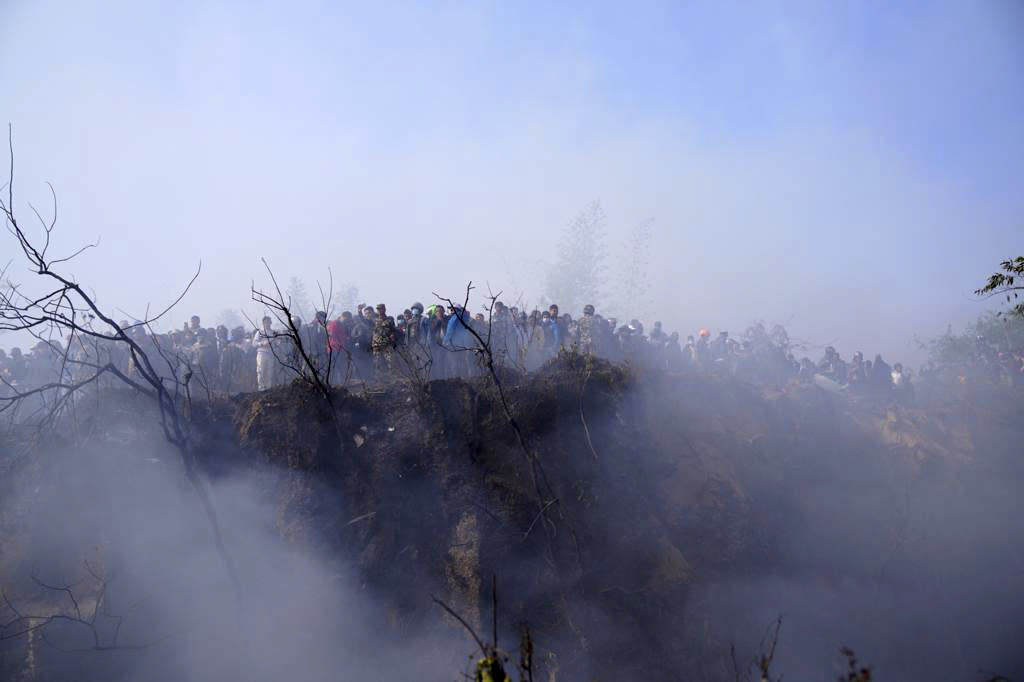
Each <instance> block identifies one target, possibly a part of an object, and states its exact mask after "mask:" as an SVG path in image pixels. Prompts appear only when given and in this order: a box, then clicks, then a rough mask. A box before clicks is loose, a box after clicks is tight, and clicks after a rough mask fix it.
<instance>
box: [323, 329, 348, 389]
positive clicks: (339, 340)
mask: <svg viewBox="0 0 1024 682" xmlns="http://www.w3.org/2000/svg"><path fill="white" fill-rule="evenodd" d="M327 353H328V355H327V357H328V362H330V367H331V372H330V381H331V383H341V381H342V380H344V378H345V377H347V376H348V365H349V348H348V331H347V330H346V329H345V325H344V323H343V322H342V319H341V318H340V317H339V318H338V319H336V320H331V321H330V322H328V323H327Z"/></svg>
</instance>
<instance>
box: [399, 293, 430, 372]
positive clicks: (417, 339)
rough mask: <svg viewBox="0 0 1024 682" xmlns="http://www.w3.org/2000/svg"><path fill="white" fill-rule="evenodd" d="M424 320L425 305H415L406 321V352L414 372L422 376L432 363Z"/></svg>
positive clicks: (410, 309)
mask: <svg viewBox="0 0 1024 682" xmlns="http://www.w3.org/2000/svg"><path fill="white" fill-rule="evenodd" d="M424 322H425V320H424V319H423V304H422V303H413V304H412V306H411V307H410V308H409V317H408V319H406V321H405V348H406V350H405V352H406V353H407V356H406V357H407V358H408V361H409V363H410V364H411V365H412V369H413V371H415V372H416V373H417V375H420V374H421V373H422V372H423V371H424V370H426V369H428V368H429V366H430V363H429V361H428V356H427V348H426V340H427V333H428V332H427V327H426V325H425V324H424Z"/></svg>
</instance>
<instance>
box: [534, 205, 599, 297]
mask: <svg viewBox="0 0 1024 682" xmlns="http://www.w3.org/2000/svg"><path fill="white" fill-rule="evenodd" d="M606 225H607V219H606V217H605V213H604V209H602V208H601V203H600V202H598V201H594V202H591V203H590V204H588V205H587V206H586V207H585V208H584V209H583V210H582V211H580V213H579V214H578V215H577V216H576V218H575V219H573V221H572V222H570V223H569V224H568V225H566V227H565V229H564V230H563V231H562V238H561V240H560V241H559V243H558V260H557V261H556V262H555V265H554V266H553V267H552V268H551V270H550V271H549V272H548V276H547V298H548V299H550V300H551V301H552V302H553V303H557V304H558V305H559V306H560V308H561V310H562V312H567V313H570V314H571V315H573V316H574V317H575V316H577V315H579V314H581V311H582V310H583V306H584V305H586V304H588V303H594V304H595V305H596V304H598V303H600V300H601V294H602V293H603V292H604V284H605V278H606V276H607V270H608V265H607V260H608V247H607V244H606V239H607V233H606Z"/></svg>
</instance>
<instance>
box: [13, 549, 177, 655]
mask: <svg viewBox="0 0 1024 682" xmlns="http://www.w3.org/2000/svg"><path fill="white" fill-rule="evenodd" d="M84 563H85V568H86V571H87V575H86V576H84V578H83V579H82V580H79V581H77V582H75V583H70V584H69V583H61V584H52V583H50V582H48V581H44V580H42V579H41V578H39V576H37V575H36V574H35V573H34V572H33V574H32V576H31V578H32V582H33V583H34V584H35V585H36V587H38V588H41V589H42V590H45V591H47V592H49V593H52V594H53V595H54V596H55V597H56V596H60V598H61V600H62V601H63V602H64V603H63V604H60V605H56V606H54V607H53V608H49V609H45V610H43V611H39V610H33V611H28V610H26V609H25V608H24V607H20V608H19V607H18V606H16V605H15V604H14V602H12V601H11V599H10V598H8V596H7V594H6V592H3V591H2V590H0V598H2V600H3V604H4V608H5V610H6V612H7V616H6V617H5V618H4V619H3V620H0V641H3V640H10V639H17V638H19V637H24V636H27V635H30V634H32V633H38V634H39V635H41V636H42V639H43V641H45V642H46V643H47V644H49V645H50V646H52V647H54V648H56V649H58V650H59V651H62V652H65V653H67V652H76V651H112V650H116V649H121V650H140V649H146V648H149V647H151V646H154V645H156V644H158V643H160V642H162V641H164V640H166V639H168V638H169V637H171V635H166V636H163V637H159V638H157V639H152V640H147V641H143V642H133V643H126V642H124V641H123V640H122V639H121V626H122V624H123V622H124V618H125V615H126V614H127V613H130V612H131V611H132V610H133V609H134V608H135V606H134V605H133V606H130V607H129V608H128V609H127V610H126V611H125V612H123V613H115V612H113V611H111V609H110V605H109V603H108V598H107V595H108V591H109V587H110V578H109V577H108V576H107V575H105V574H103V573H101V572H99V571H97V570H96V569H95V568H94V567H93V566H92V565H91V564H90V563H89V562H84ZM61 595H62V596H61ZM90 607H91V608H90ZM35 608H36V609H38V607H35ZM60 624H67V625H70V626H71V627H72V628H73V629H74V630H76V631H78V633H79V634H77V635H70V633H68V636H69V638H71V639H76V640H79V641H80V638H81V636H82V635H84V636H85V641H87V642H88V644H86V645H85V646H71V645H69V644H67V643H66V642H63V641H59V640H60V639H63V638H58V639H57V640H54V639H50V637H49V633H48V631H49V630H51V629H53V627H54V626H57V625H60Z"/></svg>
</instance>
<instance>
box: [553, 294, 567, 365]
mask: <svg viewBox="0 0 1024 682" xmlns="http://www.w3.org/2000/svg"><path fill="white" fill-rule="evenodd" d="M548 316H549V317H550V318H551V336H552V340H553V341H554V345H553V346H552V350H553V352H552V353H551V354H552V355H557V354H558V349H559V348H561V347H562V346H564V345H565V344H566V343H567V342H568V339H567V338H566V328H565V321H564V320H563V319H562V318H561V317H560V316H559V314H558V305H556V304H554V303H552V304H551V305H550V306H548Z"/></svg>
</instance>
